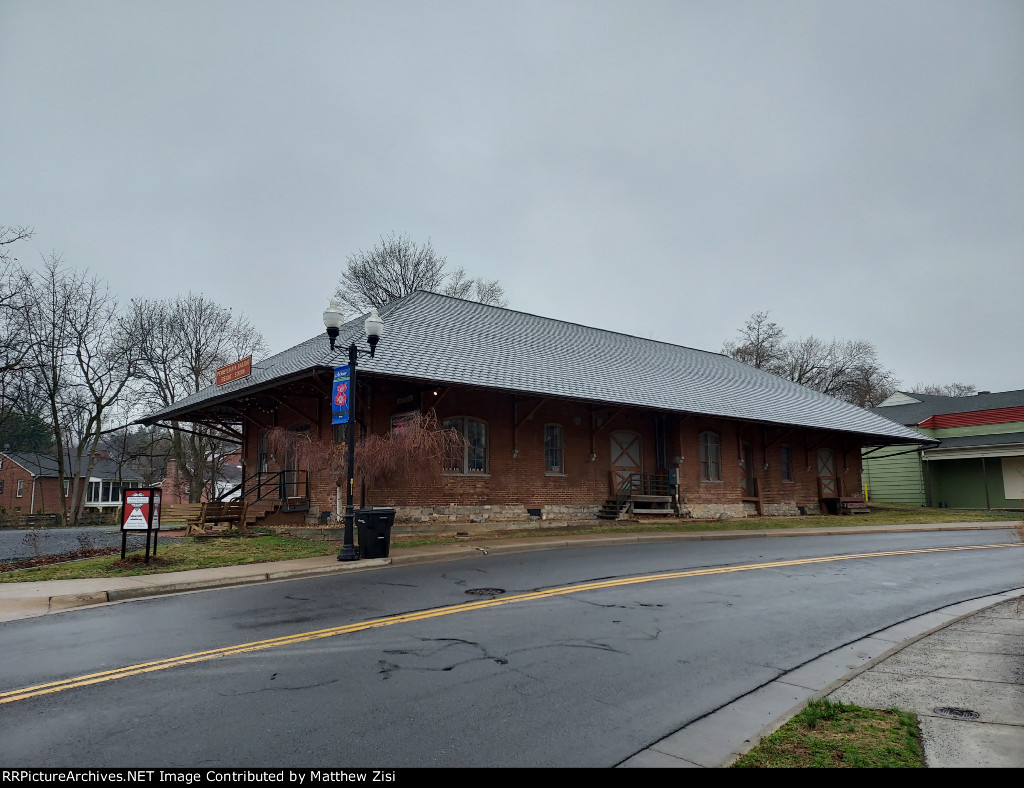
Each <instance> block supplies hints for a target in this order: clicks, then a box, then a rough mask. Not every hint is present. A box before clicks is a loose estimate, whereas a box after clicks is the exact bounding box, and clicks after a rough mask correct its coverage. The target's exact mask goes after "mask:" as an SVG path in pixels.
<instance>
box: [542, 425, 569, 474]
mask: <svg viewBox="0 0 1024 788" xmlns="http://www.w3.org/2000/svg"><path fill="white" fill-rule="evenodd" d="M564 461H565V447H564V446H563V444H562V427H561V425H559V424H545V425H544V471H545V472H546V473H565V465H564Z"/></svg>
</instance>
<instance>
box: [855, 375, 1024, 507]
mask: <svg viewBox="0 0 1024 788" xmlns="http://www.w3.org/2000/svg"><path fill="white" fill-rule="evenodd" d="M872 412H874V413H877V414H878V415H880V416H885V417H886V418H888V419H891V420H892V421H895V422H897V423H899V424H902V425H904V426H906V427H910V428H911V429H914V430H917V431H918V432H920V433H921V434H922V435H927V436H929V437H931V438H935V439H937V440H938V441H939V443H938V445H936V446H930V447H927V448H924V447H919V448H916V449H908V448H907V447H906V446H883V447H876V448H865V450H864V452H863V455H862V459H863V469H864V470H863V480H864V485H865V488H866V493H867V497H868V499H869V500H871V501H878V502H883V503H901V504H910V505H914V506H939V507H944V506H946V507H950V508H956V509H1024V390H1018V391H1001V392H995V393H993V392H989V391H983V392H980V393H978V394H976V395H973V396H968V397H947V396H940V395H935V394H917V393H913V392H902V391H898V392H896V393H895V394H893V395H892V396H891V397H889V398H888V399H887V400H885V402H883V403H882V404H881V405H879V406H878V407H876V408H872Z"/></svg>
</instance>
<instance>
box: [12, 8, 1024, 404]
mask: <svg viewBox="0 0 1024 788" xmlns="http://www.w3.org/2000/svg"><path fill="white" fill-rule="evenodd" d="M0 161H2V165H0V224H6V225H29V226H31V227H34V228H35V232H36V235H35V237H34V238H33V239H32V240H31V241H29V242H27V243H23V244H21V245H19V247H18V248H17V250H16V251H17V256H18V257H19V259H20V260H21V261H22V262H23V263H26V264H37V263H38V262H39V261H40V258H41V256H42V255H44V254H48V253H50V252H51V251H55V252H58V253H59V254H61V255H63V257H64V259H65V261H66V262H68V263H69V264H72V265H75V266H79V267H82V268H88V269H89V270H90V271H92V272H94V273H96V274H99V275H101V276H102V277H104V278H106V279H107V280H109V281H110V283H111V285H112V286H113V288H114V289H115V290H116V292H117V293H118V294H119V295H120V296H122V297H123V298H129V297H134V296H141V295H148V296H163V295H177V294H183V293H185V292H187V291H188V290H190V289H191V290H193V291H201V292H203V293H205V294H206V295H208V296H209V297H210V298H212V299H214V300H216V301H218V302H220V303H222V304H224V305H226V306H230V307H232V308H233V309H234V310H236V311H241V312H243V313H245V314H246V315H247V316H248V317H249V318H250V319H251V320H252V321H253V323H254V324H255V325H256V326H257V328H258V329H259V330H260V331H262V332H263V334H264V336H265V337H266V338H267V340H268V343H269V345H270V348H271V350H272V351H274V352H276V351H280V350H284V349H286V348H287V347H290V346H292V345H294V344H296V343H298V342H300V341H302V340H304V339H308V338H309V337H311V336H313V335H314V334H316V333H318V332H321V331H323V324H322V322H321V317H320V315H321V312H322V310H323V309H324V307H325V306H326V305H327V303H328V300H329V298H330V296H331V294H332V292H333V291H334V288H335V285H336V284H337V281H338V278H339V276H340V273H341V270H342V268H343V266H344V263H345V260H346V258H347V257H348V255H349V254H351V253H353V252H356V251H358V250H360V249H369V248H371V247H372V246H373V245H374V243H376V242H378V240H379V238H380V236H381V235H384V234H389V233H391V232H396V233H400V234H408V235H409V236H410V237H411V238H412V239H413V240H417V241H425V240H427V239H428V238H429V239H431V240H432V243H433V246H434V248H435V249H436V251H437V252H438V253H440V254H442V255H444V256H445V257H447V259H448V262H449V265H450V266H451V267H457V266H464V267H465V268H466V269H467V271H468V272H469V273H470V274H471V275H473V276H482V277H486V278H491V279H498V280H500V281H501V283H502V284H503V285H504V287H505V290H506V294H507V296H508V299H509V302H510V306H511V307H512V308H515V309H520V310H522V311H525V312H530V313H534V314H539V315H544V316H548V317H555V318H560V319H564V320H569V321H572V322H578V323H583V324H586V325H591V326H597V327H600V328H607V329H610V330H614V331H621V332H626V333H635V334H639V335H642V336H648V337H654V338H657V339H660V340H663V341H666V342H673V343H677V344H681V345H687V346H690V347H696V348H701V349H705V350H713V351H718V350H720V349H721V346H722V342H723V341H724V340H729V339H734V338H735V334H736V330H737V329H738V328H739V327H740V326H741V325H742V324H743V323H744V321H745V320H746V318H747V317H748V316H749V315H750V314H751V313H753V312H755V311H759V310H771V315H772V317H773V318H774V319H775V320H776V321H777V322H778V323H780V324H781V325H782V326H783V327H784V328H785V329H786V331H787V334H788V335H789V336H790V337H791V338H794V339H795V338H797V337H801V336H806V335H808V334H814V335H816V336H819V337H822V338H832V337H838V338H843V339H861V338H862V339H867V340H869V341H871V342H872V343H874V344H875V346H876V347H877V348H878V350H879V352H880V355H881V359H882V361H883V363H884V364H885V365H886V366H887V367H889V368H891V369H893V370H894V371H895V372H896V375H897V377H899V378H900V379H901V381H902V385H903V388H905V389H910V388H913V387H914V385H915V384H919V383H923V384H927V383H950V382H953V381H958V382H965V383H972V384H974V385H976V386H977V387H978V388H979V389H983V390H991V391H1004V390H1009V389H1020V388H1024V348H1022V338H1024V310H1022V308H1021V306H1022V303H1024V2H1020V0H1005V1H994V0H970V1H969V2H968V1H967V0H957V1H956V2H943V1H942V0H922V1H921V2H909V1H904V2H901V1H900V0H884V1H883V2H868V1H866V0H850V1H849V2H838V1H834V2H828V1H827V0H813V1H811V0H809V1H808V2H781V1H779V2H770V1H767V0H752V1H750V2H729V1H728V0H726V1H723V0H714V2H712V0H703V1H702V2H692V1H688V0H669V1H668V2H643V1H642V0H631V1H630V2H625V1H624V2H600V1H599V0H585V1H583V2H565V1H564V0H543V1H542V2H525V1H524V0H516V1H515V2H487V1H486V0H472V1H471V2H469V1H467V2H436V1H435V0H424V1H423V2H412V1H411V0H410V1H408V2H360V3H355V2H342V1H341V0H331V1H325V2H311V1H308V0H287V2H285V1H283V0H282V1H280V2H257V1H256V0H239V1H238V2H228V1H227V0H223V1H218V0H201V1H199V2H191V1H188V0H151V1H148V2H137V1H136V0H128V1H125V2H107V1H106V0H68V1H66V2H60V1H57V0H0ZM385 330H386V329H385ZM467 341H472V338H471V337H467ZM609 361H610V363H612V364H614V360H613V359H610V360H609Z"/></svg>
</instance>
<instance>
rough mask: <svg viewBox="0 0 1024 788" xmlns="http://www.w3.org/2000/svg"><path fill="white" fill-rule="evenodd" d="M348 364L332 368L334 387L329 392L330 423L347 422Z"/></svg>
mask: <svg viewBox="0 0 1024 788" xmlns="http://www.w3.org/2000/svg"><path fill="white" fill-rule="evenodd" d="M348 384H349V370H348V364H346V365H345V366H343V367H335V368H334V389H333V393H332V394H331V413H333V414H334V415H333V417H332V419H331V424H348V411H349V394H350V392H349V385H348Z"/></svg>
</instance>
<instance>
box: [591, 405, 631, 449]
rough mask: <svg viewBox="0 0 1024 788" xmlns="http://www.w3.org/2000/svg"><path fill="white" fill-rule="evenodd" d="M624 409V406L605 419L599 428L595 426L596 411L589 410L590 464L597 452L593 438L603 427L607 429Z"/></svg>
mask: <svg viewBox="0 0 1024 788" xmlns="http://www.w3.org/2000/svg"><path fill="white" fill-rule="evenodd" d="M625 409H626V406H625V405H623V406H622V407H621V408H619V409H618V410H617V411H615V412H614V413H613V414H612V415H611V416H609V417H608V418H607V419H605V420H604V421H603V422H602V423H601V426H597V411H595V410H591V411H590V461H591V462H594V460H596V459H597V451H596V450H595V443H594V438H595V437H596V436H597V433H599V432H600V431H601V430H603V429H604V428H605V427H607V426H608V425H609V424H611V423H612V422H613V421H614V420H615V418H616V417H617V416H618V415H619V414H620V413H622V411H624V410H625Z"/></svg>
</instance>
